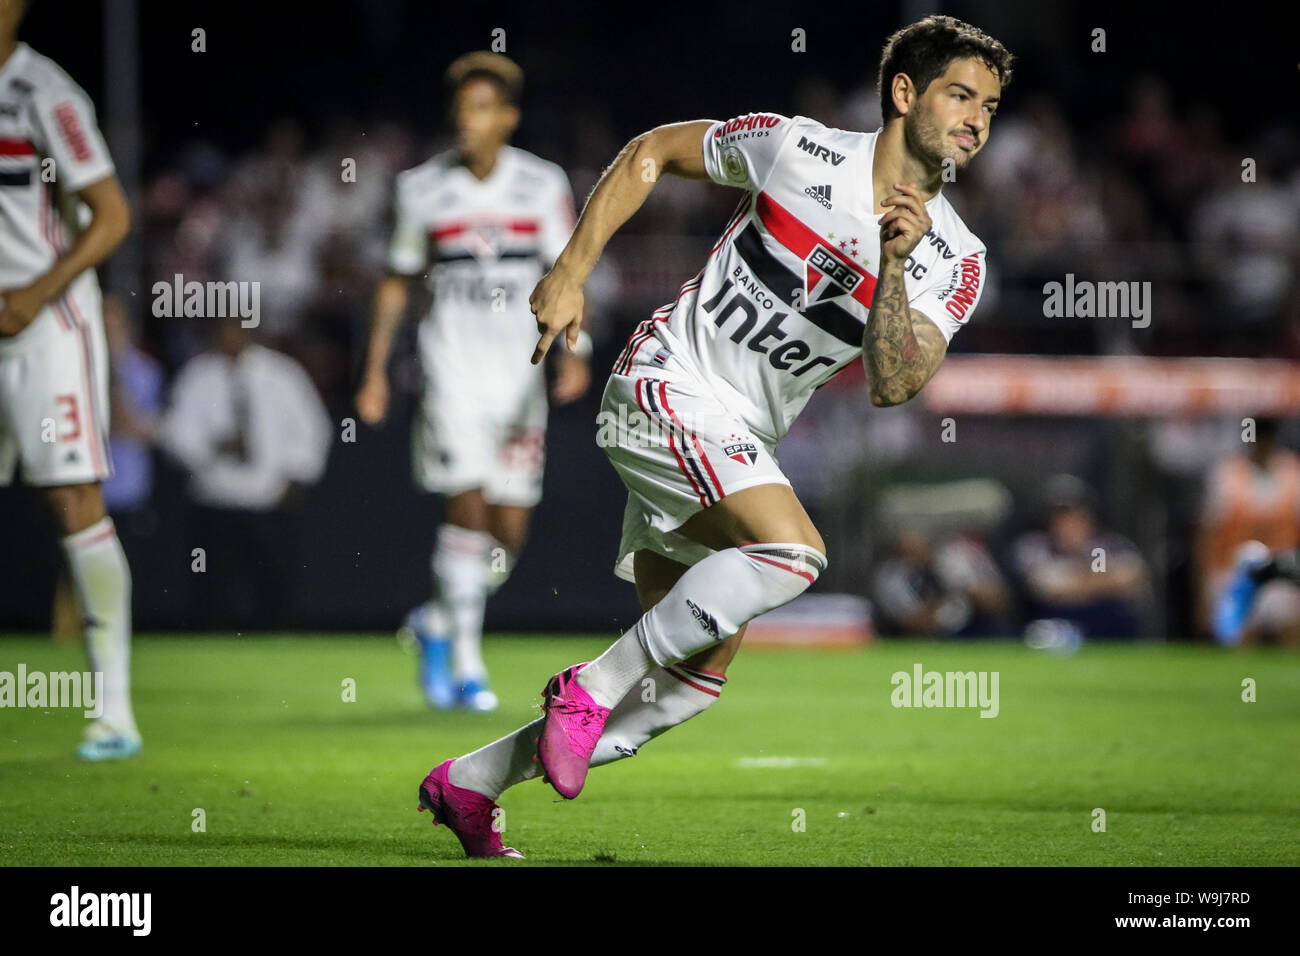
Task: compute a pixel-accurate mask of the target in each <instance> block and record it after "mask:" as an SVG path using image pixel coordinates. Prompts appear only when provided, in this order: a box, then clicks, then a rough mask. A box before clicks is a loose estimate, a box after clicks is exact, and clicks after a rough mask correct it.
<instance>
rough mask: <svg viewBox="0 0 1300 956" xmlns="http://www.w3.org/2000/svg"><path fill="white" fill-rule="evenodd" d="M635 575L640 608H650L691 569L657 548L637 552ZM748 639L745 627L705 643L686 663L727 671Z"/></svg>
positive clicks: (691, 665) (634, 567)
mask: <svg viewBox="0 0 1300 956" xmlns="http://www.w3.org/2000/svg"><path fill="white" fill-rule="evenodd" d="M633 569H634V573H635V575H636V596H637V600H639V601H640V602H641V609H642V610H643V611H648V610H650V608H652V607H654V606H655V605H656V604H658V603H659V602H660V601H662V600H663V598H664V595H666V594H667V593H668V592H669V591H670V590H672V587H673V585H674V584H676V583H677V580H678V579H679V578H680V577H681V576H682V575H683V574H685V573H686V571H687V570H688V569H687V567H686V565H684V564H678V563H677V562H676V561H673V560H671V559H670V558H666V557H664V556H663V555H662V554H659V553H657V552H655V551H650V550H642V551H638V552H637V553H636V557H635V559H634V564H633ZM744 639H745V627H744V626H742V627H741V628H740V630H738V631H737V632H736V633H735V634H732V635H731V636H730V637H729V638H727V639H726V640H725V641H722V642H720V643H718V644H715V645H713V646H712V647H706V648H705V649H704V650H702V651H699V652H697V653H696V654H693V655H692V656H690V657H688V658H686V660H685V661H684V663H685V664H686V666H687V667H693V668H695V669H696V670H703V671H712V672H713V673H716V674H725V673H726V672H727V666H728V665H729V664H730V663H731V662H732V660H733V659H734V658H735V656H736V654H737V653H739V651H740V643H741V641H743V640H744Z"/></svg>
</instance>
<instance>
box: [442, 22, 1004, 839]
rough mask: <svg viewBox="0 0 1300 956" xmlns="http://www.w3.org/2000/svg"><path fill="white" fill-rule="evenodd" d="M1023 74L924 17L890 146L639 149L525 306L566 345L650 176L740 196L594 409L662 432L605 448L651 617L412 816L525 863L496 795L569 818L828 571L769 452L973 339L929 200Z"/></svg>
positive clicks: (961, 255)
mask: <svg viewBox="0 0 1300 956" xmlns="http://www.w3.org/2000/svg"><path fill="white" fill-rule="evenodd" d="M1010 65H1011V55H1010V54H1009V53H1007V51H1006V49H1005V48H1003V46H1002V45H1001V44H1000V43H998V42H997V41H996V40H994V39H993V38H992V37H989V36H987V35H985V34H983V33H981V32H980V31H979V30H977V29H975V28H974V27H971V26H969V25H967V24H964V23H961V22H960V21H957V20H953V19H952V18H950V17H928V18H926V19H925V20H922V21H920V22H918V23H915V24H913V25H912V26H910V27H908V28H906V29H904V30H901V31H899V32H898V33H896V34H895V35H894V36H893V37H891V38H890V40H889V42H888V43H887V44H886V46H885V50H884V53H883V56H882V59H881V67H880V89H881V99H882V107H883V115H884V119H885V125H884V128H883V129H881V130H878V131H876V132H874V133H857V132H849V131H844V130H838V129H831V128H828V127H826V126H823V125H822V124H821V123H818V122H816V121H815V120H812V119H809V118H807V117H801V116H800V117H795V118H793V119H789V118H786V117H784V116H779V115H777V114H773V113H751V114H749V115H746V116H741V117H737V118H735V119H732V120H729V121H726V122H711V121H707V120H701V121H697V122H688V123H678V124H675V125H670V126H661V127H659V128H657V129H655V130H652V131H650V132H648V133H645V134H643V135H641V136H639V137H637V138H636V139H634V140H633V141H632V142H631V143H629V144H628V145H627V146H626V147H625V148H624V150H623V151H622V152H621V153H620V154H619V156H618V157H617V158H616V159H615V161H614V162H613V164H612V165H611V166H610V167H609V168H608V169H607V170H606V171H605V174H604V176H602V178H601V180H600V182H599V184H598V185H597V187H596V189H595V191H594V192H593V193H592V195H591V198H590V200H589V201H588V202H587V206H586V208H585V209H584V211H583V214H582V219H581V221H580V222H579V224H578V227H577V230H576V231H575V232H574V234H573V238H572V239H571V240H570V241H569V243H568V244H567V245H566V247H565V249H564V251H563V253H562V254H561V255H560V257H559V259H558V261H557V262H556V265H555V268H554V269H553V270H552V271H551V272H550V273H549V274H548V275H547V276H546V278H544V279H543V280H542V282H541V283H539V285H538V287H537V288H536V290H534V292H533V295H532V299H531V302H532V305H533V309H534V311H535V312H536V313H537V327H538V330H539V331H540V332H541V333H542V336H541V340H540V341H539V342H538V345H537V348H536V350H535V351H534V354H533V361H534V362H538V361H540V360H541V359H542V357H543V356H544V355H545V354H546V352H547V350H548V348H549V347H550V345H551V343H552V341H553V340H554V339H555V338H556V337H557V336H558V335H560V334H561V333H564V334H565V336H566V338H567V339H568V341H569V343H570V344H572V343H573V341H574V339H575V338H576V335H577V332H578V330H579V327H580V323H581V320H582V307H583V291H582V290H583V284H584V282H585V281H586V279H587V276H588V275H589V274H590V272H591V269H592V267H593V266H594V264H595V262H596V260H597V258H598V257H599V256H600V253H601V251H602V250H603V249H604V247H605V244H606V243H607V242H608V241H609V240H610V238H611V237H612V236H613V234H614V232H615V231H616V230H617V229H618V228H619V227H620V226H621V225H622V224H623V223H624V222H626V221H627V220H628V219H629V218H630V217H631V216H632V215H633V214H634V213H635V212H636V211H637V210H638V209H639V208H640V207H641V205H642V204H643V203H644V202H645V200H646V197H647V196H648V195H649V193H650V190H651V189H652V188H653V186H654V182H655V180H656V177H657V176H659V175H662V174H663V173H670V174H672V175H676V176H682V177H686V178H689V179H698V180H712V181H714V182H716V183H719V184H722V185H727V186H731V187H734V188H738V189H740V190H742V191H743V195H742V198H741V201H740V204H739V207H738V208H737V210H736V213H735V215H734V216H733V217H732V220H731V222H730V223H728V225H727V226H726V228H725V230H724V231H723V234H722V237H721V238H720V239H719V241H718V243H717V245H716V246H714V248H713V250H712V252H711V253H710V254H709V257H708V260H707V261H706V263H705V265H704V268H703V269H702V270H701V271H700V272H699V274H697V275H696V276H695V278H693V279H691V280H689V281H688V282H686V283H685V285H683V286H682V289H681V292H680V294H679V295H678V297H677V300H676V301H675V302H672V303H669V304H668V305H665V306H664V307H663V308H662V309H660V310H659V311H658V312H656V313H655V314H654V315H653V316H651V318H649V319H647V320H646V321H645V322H643V323H642V324H641V326H640V327H639V328H638V329H637V330H636V331H635V332H634V333H633V335H632V338H631V339H630V340H629V342H628V344H627V347H626V348H625V349H624V350H623V353H622V355H621V356H620V357H619V359H618V361H617V363H616V365H615V367H614V373H613V375H612V376H611V378H610V380H609V384H608V385H607V387H606V389H605V398H604V405H603V409H602V410H603V411H605V412H606V413H607V414H610V413H613V414H614V416H615V417H616V418H619V417H621V416H619V415H618V412H619V411H620V410H621V411H623V413H624V415H626V416H627V419H628V420H629V421H630V420H632V419H631V414H630V412H637V413H639V414H640V415H642V416H644V418H643V419H642V420H643V421H646V422H648V423H649V424H648V425H647V426H646V427H638V428H636V429H628V430H626V431H625V432H624V433H622V434H619V435H618V436H617V437H616V440H615V441H612V442H605V441H601V442H600V443H601V444H602V445H604V446H605V451H606V453H607V454H608V455H609V457H610V460H611V462H612V463H613V465H614V467H615V469H616V470H617V471H618V473H619V476H620V477H621V478H622V479H623V482H624V484H626V485H627V487H628V491H629V495H628V505H627V510H626V512H625V516H624V524H623V540H622V543H621V545H620V547H619V560H618V564H617V573H619V574H620V576H625V577H631V578H633V579H634V580H635V583H636V588H637V593H638V596H639V597H640V600H641V603H642V606H643V607H644V608H645V614H644V615H643V616H642V617H641V619H640V620H639V621H638V622H637V624H636V625H635V626H634V627H633V628H632V629H631V630H629V631H628V632H627V633H626V634H624V635H623V636H622V637H621V638H619V640H618V641H616V642H615V643H614V644H613V645H612V646H611V647H610V648H609V650H607V651H606V652H605V653H604V654H602V655H601V656H600V657H599V658H597V659H596V660H595V661H592V662H590V663H587V664H579V665H575V666H572V667H569V668H566V669H565V670H564V671H562V672H561V673H559V674H556V675H555V676H554V677H553V678H552V679H551V681H550V682H549V683H548V685H547V687H546V689H545V691H544V692H543V699H544V701H545V715H544V716H543V717H542V718H541V719H540V720H537V721H534V722H533V723H531V724H528V725H527V726H525V727H523V728H521V729H519V730H517V731H516V732H515V733H513V734H510V735H508V736H506V737H503V738H501V739H500V740H498V741H496V742H494V743H491V744H489V745H487V746H486V747H483V748H481V749H479V750H476V751H474V752H473V753H471V754H467V755H465V756H463V757H460V758H458V759H456V760H448V761H446V762H444V763H442V764H440V765H439V766H437V767H435V768H434V769H433V770H432V771H431V772H430V773H429V775H428V776H427V777H426V778H425V780H424V782H423V783H422V784H421V785H420V790H419V801H420V806H421V808H422V809H428V810H431V811H432V812H433V815H434V822H435V823H446V824H448V825H449V826H450V827H451V829H452V830H453V832H455V833H456V835H457V837H458V838H459V839H460V841H461V844H462V845H463V846H464V848H465V851H466V852H467V853H468V854H469V855H471V856H518V855H519V854H518V853H517V851H515V850H513V849H511V848H509V847H505V846H503V845H502V843H501V838H500V834H499V833H498V832H496V829H495V828H494V827H493V826H492V824H493V822H494V821H495V819H496V812H495V811H496V804H495V802H494V801H495V800H496V799H497V797H498V796H499V795H500V794H501V792H503V791H504V790H505V789H506V788H507V787H510V786H513V785H514V784H516V783H519V782H520V781H522V780H526V779H529V778H531V777H533V776H535V775H536V774H538V773H539V772H540V773H543V774H544V775H545V777H546V779H548V780H549V782H550V783H551V785H552V786H554V787H555V789H556V791H557V792H558V793H559V794H560V795H561V796H563V797H566V798H569V799H572V798H573V797H576V796H577V795H578V794H579V793H580V792H581V790H582V787H583V784H584V783H585V781H586V777H587V770H588V768H589V767H590V766H592V765H599V764H603V763H608V762H611V761H613V760H617V759H619V758H620V757H625V756H631V755H633V754H635V753H636V752H637V750H638V748H639V747H640V746H641V745H642V744H644V743H645V742H646V741H648V740H650V739H652V738H653V737H655V736H657V735H658V734H661V733H663V732H665V731H667V730H669V729H670V728H672V727H673V726H676V725H677V724H680V723H682V722H683V721H685V720H688V719H690V718H691V717H692V716H694V715H696V714H698V713H700V712H701V711H703V710H704V708H706V707H707V706H709V704H710V703H712V701H714V700H716V699H717V698H718V696H719V694H720V692H721V689H722V686H723V683H724V682H725V680H726V678H725V671H726V668H727V666H728V665H729V663H730V662H731V659H732V658H733V657H734V656H735V654H736V652H737V650H738V649H739V646H740V641H741V638H742V636H743V635H744V631H745V626H746V624H747V623H748V622H749V621H750V620H752V619H753V618H755V617H758V616H759V615H760V614H763V613H764V612H766V611H769V610H771V609H773V608H775V607H779V606H780V605H782V604H785V603H786V602H788V601H790V600H792V599H794V598H795V597H797V596H798V595H799V594H801V593H803V592H804V591H805V590H806V589H807V588H808V587H809V586H810V585H811V584H813V583H814V582H815V581H816V579H817V577H818V575H819V574H820V573H821V571H822V570H823V568H825V566H826V558H825V545H824V544H823V543H822V539H821V535H820V534H819V533H818V532H817V529H816V528H815V527H814V526H813V524H812V521H811V520H810V519H809V517H808V515H807V513H806V512H805V511H804V508H803V506H802V505H801V504H800V502H799V500H798V498H797V497H795V494H794V492H793V490H792V489H791V487H790V483H789V481H788V480H787V479H786V477H785V475H784V474H782V472H781V469H780V467H779V466H778V465H777V462H776V459H775V458H774V457H773V449H774V447H775V445H776V442H777V440H778V439H779V438H780V437H781V436H782V435H783V434H785V432H786V431H787V429H788V428H789V427H790V424H791V422H792V421H793V420H794V419H795V417H796V416H797V415H798V414H799V413H800V411H802V410H803V407H804V405H805V404H806V403H807V401H808V399H809V398H810V397H811V395H812V392H813V390H814V389H815V388H817V386H819V385H821V384H822V383H824V382H826V381H828V380H829V379H830V378H831V377H832V376H833V375H835V373H837V372H839V371H840V370H841V369H843V368H846V367H847V366H849V365H852V364H853V363H855V362H858V361H862V362H863V363H864V365H865V369H866V372H867V378H868V382H869V386H870V393H871V400H872V403H873V404H875V405H878V406H889V405H897V404H900V403H902V402H905V401H907V400H909V399H910V398H912V396H914V395H916V394H917V393H918V392H919V391H920V390H921V388H922V387H923V386H924V385H925V383H926V382H927V381H928V380H929V378H930V376H932V375H933V374H934V372H935V371H936V370H937V369H938V367H939V365H940V363H941V362H942V361H943V358H944V355H945V354H946V352H947V348H948V342H949V341H950V340H951V338H952V336H953V335H954V334H955V333H956V332H957V330H958V329H959V328H961V326H962V325H964V324H965V323H966V322H968V321H969V320H970V317H971V314H972V312H973V310H974V309H975V306H976V304H977V303H978V300H979V296H980V291H981V287H982V283H983V276H984V274H985V266H984V257H985V248H984V245H983V243H981V242H980V241H979V239H977V238H976V237H975V236H974V235H973V234H972V233H971V232H970V231H969V230H968V229H967V228H966V226H965V225H964V224H963V223H962V221H961V219H960V218H959V217H958V216H957V214H956V212H955V211H954V210H953V208H952V207H951V206H950V205H949V204H948V201H947V199H945V198H944V197H943V196H942V195H941V193H940V190H941V189H942V186H943V183H944V181H945V177H944V173H945V171H957V170H961V169H963V168H964V167H965V166H966V165H967V163H968V162H969V161H970V159H971V158H972V157H973V156H974V155H975V154H976V153H977V152H979V150H980V149H981V148H982V147H983V146H984V143H985V142H986V141H987V138H988V132H989V125H990V122H991V121H992V117H993V113H994V112H995V111H996V110H997V107H998V103H999V101H1000V98H1001V92H1002V88H1003V87H1004V86H1005V85H1006V84H1007V82H1008V81H1009V79H1010ZM646 170H652V171H653V175H650V176H646V175H645V172H646ZM647 691H652V692H651V693H647Z"/></svg>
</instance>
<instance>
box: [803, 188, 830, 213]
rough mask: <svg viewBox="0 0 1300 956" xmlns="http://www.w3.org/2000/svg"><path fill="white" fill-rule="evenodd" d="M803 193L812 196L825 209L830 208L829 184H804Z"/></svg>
mask: <svg viewBox="0 0 1300 956" xmlns="http://www.w3.org/2000/svg"><path fill="white" fill-rule="evenodd" d="M804 193H805V194H806V195H809V196H812V198H813V199H816V200H817V201H818V202H819V203H821V204H822V205H823V206H825V207H826V208H827V209H830V208H831V187H830V186H805V187H804Z"/></svg>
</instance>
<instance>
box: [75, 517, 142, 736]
mask: <svg viewBox="0 0 1300 956" xmlns="http://www.w3.org/2000/svg"><path fill="white" fill-rule="evenodd" d="M63 551H64V553H65V554H66V555H67V558H68V571H69V572H70V574H71V576H72V583H73V586H74V587H75V588H76V590H77V598H78V600H79V601H80V602H81V612H82V615H83V616H84V617H85V622H86V650H87V652H88V653H89V656H90V666H91V669H92V670H94V671H97V672H99V673H102V674H103V675H104V692H103V696H104V701H103V704H104V714H103V717H104V720H106V721H108V722H109V723H110V724H112V725H113V726H115V727H116V728H118V729H119V730H122V731H124V732H127V733H136V726H135V715H134V714H133V713H132V712H131V569H130V568H129V567H128V566H127V563H126V554H125V553H124V552H123V551H122V543H121V542H120V541H118V540H117V530H116V529H115V528H114V527H113V519H111V518H104V519H102V520H101V521H97V522H95V524H93V525H91V526H90V527H89V528H86V529H85V530H84V531H78V532H77V533H76V534H70V535H68V536H67V537H66V538H64V539H63Z"/></svg>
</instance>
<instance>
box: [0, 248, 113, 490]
mask: <svg viewBox="0 0 1300 956" xmlns="http://www.w3.org/2000/svg"><path fill="white" fill-rule="evenodd" d="M100 310H101V305H100V295H99V286H98V283H97V282H96V281H95V277H94V274H93V273H91V272H85V273H82V274H81V275H80V276H78V277H77V278H76V279H75V280H74V281H73V282H72V284H71V285H70V286H69V287H68V289H67V290H66V291H65V292H64V293H63V294H62V295H61V296H59V297H58V298H57V299H55V300H54V301H53V302H51V303H50V304H49V305H47V306H46V307H45V308H44V309H42V310H41V312H40V314H39V315H38V316H37V317H36V319H35V320H34V321H33V322H32V323H31V325H29V326H27V328H25V329H24V330H23V331H22V332H20V333H18V334H17V335H15V336H12V337H0V485H8V484H10V483H12V481H13V478H14V472H15V468H16V466H17V464H18V462H19V461H21V462H22V466H23V479H24V481H25V482H26V483H27V484H29V485H36V486H38V487H49V486H55V485H78V484H87V483H92V482H100V481H103V480H105V479H106V478H108V477H109V476H110V475H111V474H112V472H113V466H112V461H111V459H110V457H109V452H108V394H109V386H108V347H107V345H106V343H105V340H104V322H103V316H102V313H101V311H100Z"/></svg>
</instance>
